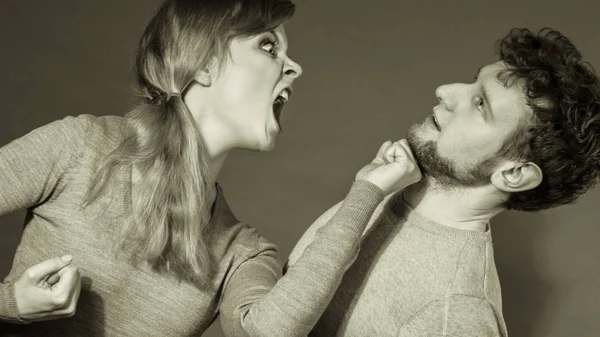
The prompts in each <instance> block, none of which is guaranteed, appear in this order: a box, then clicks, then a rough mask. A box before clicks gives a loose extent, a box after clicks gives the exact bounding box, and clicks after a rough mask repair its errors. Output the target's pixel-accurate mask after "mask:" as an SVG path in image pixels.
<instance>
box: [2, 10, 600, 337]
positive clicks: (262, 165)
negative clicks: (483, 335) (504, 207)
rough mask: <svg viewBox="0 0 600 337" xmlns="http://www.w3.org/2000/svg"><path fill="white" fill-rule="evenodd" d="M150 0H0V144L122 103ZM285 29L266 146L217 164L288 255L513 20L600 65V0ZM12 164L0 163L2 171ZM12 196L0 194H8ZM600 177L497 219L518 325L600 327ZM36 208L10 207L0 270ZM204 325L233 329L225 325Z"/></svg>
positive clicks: (509, 307)
mask: <svg viewBox="0 0 600 337" xmlns="http://www.w3.org/2000/svg"><path fill="white" fill-rule="evenodd" d="M157 5H158V1H156V0H153V1H150V0H146V1H141V0H127V1H122V0H119V1H116V0H102V1H91V0H78V1H75V0H71V1H66V0H54V1H19V0H3V1H1V2H0V102H1V106H2V110H1V118H0V144H1V145H4V144H6V143H8V142H9V141H11V140H13V139H15V138H18V137H20V136H22V135H24V134H25V133H27V132H29V131H30V130H32V129H34V128H36V127H39V126H41V125H43V124H46V123H49V122H51V121H53V120H56V119H59V118H63V117H65V116H67V115H78V114H82V113H89V114H95V115H105V114H113V115H123V114H124V113H126V111H127V109H128V107H129V104H130V103H129V102H130V97H131V96H130V86H129V83H130V82H131V80H132V78H133V76H132V65H133V52H134V48H135V45H136V44H137V40H138V37H139V36H140V34H141V32H142V30H143V28H144V26H145V24H146V23H147V21H148V20H149V18H150V17H151V15H152V13H153V11H154V10H155V9H156V8H157ZM297 5H298V7H297V13H296V16H295V17H294V19H293V20H292V21H291V22H289V23H288V24H287V25H286V27H287V33H288V37H289V41H290V50H289V53H290V55H291V56H292V57H293V58H295V60H296V61H298V62H299V63H301V64H302V65H303V67H304V70H305V72H304V75H303V76H302V77H301V78H300V79H299V80H298V81H296V85H295V89H296V92H295V95H294V97H293V99H292V100H291V103H290V104H289V105H288V106H287V107H286V110H285V112H284V117H283V123H284V127H283V128H284V131H283V133H282V134H281V135H280V137H279V138H278V141H277V145H276V148H275V149H274V150H273V151H272V152H269V153H257V152H250V151H238V152H235V153H234V154H233V155H231V156H230V158H229V160H228V162H227V164H226V167H225V169H224V171H223V173H222V175H221V177H220V182H221V184H222V185H223V187H224V190H225V194H226V197H227V199H228V201H229V203H230V205H231V207H232V209H233V210H234V212H235V213H236V214H237V216H238V217H239V218H241V219H243V220H244V221H246V222H247V223H249V224H251V225H253V226H255V227H256V228H258V229H259V230H260V232H261V233H262V234H263V235H264V236H266V237H267V238H269V239H270V240H272V241H274V242H276V243H277V244H278V245H279V247H280V253H281V260H282V262H283V261H284V260H285V259H286V257H287V256H288V254H289V252H290V251H291V249H292V248H293V246H294V244H295V242H296V241H297V240H298V239H299V238H300V236H301V235H302V233H303V232H304V230H305V229H306V228H308V226H309V225H310V224H311V223H312V221H313V220H314V219H316V218H317V217H318V216H319V215H320V214H321V213H322V212H323V211H325V210H326V209H327V208H329V207H330V206H332V205H333V204H335V203H336V202H337V201H339V200H340V199H342V198H343V197H344V195H345V193H346V192H347V190H348V188H349V187H350V184H351V182H352V180H353V178H354V175H355V174H356V172H357V171H358V170H359V169H360V168H361V167H362V166H363V165H364V164H366V163H367V162H368V161H369V160H370V159H371V157H372V156H373V155H374V153H375V152H376V150H377V148H378V147H379V145H380V144H381V143H382V142H383V141H385V140H388V139H392V140H397V139H400V138H403V137H404V135H405V132H406V130H407V128H408V126H410V125H411V124H412V123H415V122H418V121H420V120H422V119H423V118H424V117H426V116H427V115H429V114H430V113H431V109H432V107H433V106H434V105H435V104H436V99H435V96H434V90H435V88H436V87H437V86H438V85H440V84H445V83H450V82H460V81H463V82H464V81H467V82H468V81H471V80H472V78H473V75H474V74H475V72H476V70H477V68H478V67H479V66H482V65H485V64H487V63H491V62H494V61H495V60H496V56H495V54H494V42H495V41H496V40H497V39H498V38H500V37H502V36H503V35H504V34H506V33H507V32H508V31H509V29H510V28H512V27H528V28H531V29H533V30H538V29H540V28H542V27H544V26H551V27H553V28H556V29H558V30H560V31H561V32H563V33H564V34H565V35H567V36H568V37H570V38H571V39H572V41H573V42H574V43H575V44H576V46H578V47H579V48H580V50H581V51H582V52H583V54H584V56H585V58H586V59H587V60H588V61H590V63H591V64H592V65H595V66H597V67H600V46H599V44H598V42H599V38H598V32H600V23H599V22H598V13H599V12H600V2H598V1H589V0H571V1H557V0H535V1H524V0H504V1H486V0H454V1H423V0H420V1H416V0H413V1H400V0H385V1H384V0H380V1H369V2H367V1H357V0H343V1H342V0H318V1H317V0H313V1H309V0H304V1H302V0H300V1H297ZM0 174H1V172H0ZM0 193H1V191H0ZM599 201H600V189H596V190H593V191H591V192H590V193H589V194H587V195H586V196H585V197H584V198H582V199H581V201H580V202H579V203H578V204H576V205H571V206H564V207H561V208H558V209H555V210H551V211H546V212H541V213H537V214H525V213H513V212H507V213H504V214H502V215H500V216H498V217H497V218H495V219H494V221H493V222H492V226H493V232H494V241H495V245H494V247H495V254H496V262H497V266H498V271H499V274H500V280H501V284H502V294H503V300H504V315H505V318H506V322H507V325H508V329H509V332H510V335H511V336H514V337H518V336H535V337H541V336H544V337H563V336H569V337H575V336H593V335H596V334H597V332H598V331H599V330H600V320H598V318H597V317H598V316H599V315H600V306H599V305H598V304H599V303H600V295H599V291H598V285H599V284H600V266H599V265H598V262H597V260H596V258H597V257H598V255H600V245H599V244H598V238H599V237H600V226H598V218H599V216H600V208H599V207H598V203H599ZM22 223H23V213H16V214H11V215H7V216H4V217H2V218H0V225H1V229H0V231H1V232H0V233H1V234H0V276H4V275H6V274H7V273H8V271H9V269H10V267H11V263H12V259H13V255H14V251H15V249H16V247H17V245H18V243H19V238H20V233H21V229H22ZM205 336H209V337H217V336H222V334H221V332H220V327H219V326H218V324H215V325H213V327H212V328H211V329H210V330H209V332H208V333H206V335H205Z"/></svg>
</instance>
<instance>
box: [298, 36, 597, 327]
mask: <svg viewBox="0 0 600 337" xmlns="http://www.w3.org/2000/svg"><path fill="white" fill-rule="evenodd" d="M498 47H499V48H498V50H499V59H500V60H499V61H498V62H496V63H493V64H490V65H487V66H485V67H482V68H480V69H479V71H478V72H477V76H476V79H475V81H474V82H473V83H468V84H450V85H443V86H441V87H439V88H437V90H436V96H437V97H438V100H439V104H438V105H437V106H436V107H435V108H434V109H433V114H432V115H430V116H428V117H427V118H426V119H425V120H424V121H423V122H422V123H420V124H417V125H414V126H412V127H411V128H410V130H409V131H408V136H407V140H408V142H409V144H410V147H411V148H412V150H413V152H414V155H415V158H416V160H417V161H418V163H419V166H420V168H421V172H422V174H423V178H422V180H421V181H420V182H418V183H417V184H415V185H411V186H409V187H408V188H406V189H405V190H404V191H401V192H398V193H396V194H395V195H393V196H391V197H389V198H387V199H386V200H384V201H383V202H382V203H381V204H380V205H379V208H378V210H377V211H376V213H375V214H374V215H373V217H372V219H371V222H370V224H369V227H368V228H367V230H366V231H365V233H364V236H363V242H362V246H361V251H360V254H359V256H358V257H357V259H356V262H355V263H354V265H352V267H351V268H350V269H349V270H348V272H347V273H346V274H345V276H344V278H343V280H342V282H341V284H340V287H339V289H338V291H337V293H336V294H335V295H334V297H333V299H332V301H331V303H330V305H329V307H328V309H327V310H326V311H325V313H324V314H323V316H322V317H321V319H320V321H319V322H318V323H317V324H316V326H315V328H314V329H313V332H312V334H311V335H312V336H329V337H330V336H352V337H354V336H357V337H358V336H394V337H396V336H402V337H408V336H411V337H415V336H461V337H466V336H477V337H483V336H506V335H507V330H506V325H505V323H504V319H503V316H502V303H501V293H500V282H499V280H498V274H497V271H496V267H495V264H494V256H493V249H492V237H491V231H490V227H489V221H490V219H491V218H492V217H493V216H495V215H497V214H498V213H500V212H502V211H504V210H510V209H512V210H522V211H538V210H542V209H547V208H551V207H555V206H559V205H562V204H566V203H572V202H574V201H576V200H577V198H578V197H579V196H581V195H582V194H583V193H585V192H586V191H587V190H588V189H589V188H591V187H592V186H593V185H594V183H595V182H596V181H597V179H598V176H599V171H600V85H599V80H598V77H597V76H596V75H595V73H594V72H593V70H592V69H591V67H589V66H588V65H587V64H586V63H585V62H583V61H582V60H581V55H580V53H579V52H578V51H577V49H576V48H575V47H574V46H573V44H571V42H570V41H569V40H568V39H567V38H566V37H564V36H563V35H561V34H560V33H559V32H557V31H553V30H551V29H543V30H541V31H540V32H539V33H538V34H534V33H532V32H530V31H529V30H527V29H513V30H512V31H511V32H510V33H509V34H508V35H507V36H506V37H504V38H503V39H501V40H500V41H499V43H498ZM338 206H339V205H336V206H334V207H333V208H332V209H330V210H329V211H327V212H326V213H325V214H323V215H322V216H321V217H320V218H319V219H318V220H317V221H316V223H315V224H313V226H312V227H311V228H310V229H309V230H308V231H307V233H306V234H305V235H304V236H303V238H302V239H301V240H300V242H299V243H298V245H297V246H296V248H295V249H294V250H293V252H292V254H291V255H290V258H289V261H288V264H289V265H292V264H294V263H295V261H296V259H297V258H298V256H299V255H301V254H302V252H303V251H304V249H305V247H306V246H307V245H309V244H310V242H311V240H312V237H313V236H314V233H315V231H316V230H317V229H318V228H319V227H320V226H322V225H323V224H325V223H326V222H327V220H328V219H329V218H331V216H332V215H333V214H334V213H335V212H336V210H337V207H338Z"/></svg>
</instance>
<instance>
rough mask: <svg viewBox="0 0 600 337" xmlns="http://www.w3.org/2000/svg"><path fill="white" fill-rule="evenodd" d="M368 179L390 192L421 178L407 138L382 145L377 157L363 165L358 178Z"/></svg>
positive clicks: (384, 191) (385, 192)
mask: <svg viewBox="0 0 600 337" xmlns="http://www.w3.org/2000/svg"><path fill="white" fill-rule="evenodd" d="M361 179H362V180H367V181H369V182H371V183H373V184H375V185H377V186H378V187H379V188H381V190H382V191H383V193H384V194H386V195H387V194H390V193H393V192H396V191H398V190H401V189H403V188H405V187H406V186H408V185H411V184H414V183H416V182H418V181H419V180H421V171H420V170H419V166H418V165H417V162H416V160H415V157H414V156H413V153H412V151H411V150H410V147H409V146H408V143H407V142H406V140H405V139H402V140H400V141H398V142H394V143H392V142H391V141H387V142H385V143H383V144H382V145H381V147H380V148H379V151H378V152H377V155H376V156H375V159H373V161H372V162H371V163H370V164H367V165H366V166H365V167H363V168H362V169H361V170H360V171H359V172H358V173H357V174H356V180H361Z"/></svg>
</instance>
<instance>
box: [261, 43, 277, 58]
mask: <svg viewBox="0 0 600 337" xmlns="http://www.w3.org/2000/svg"><path fill="white" fill-rule="evenodd" d="M275 46H277V43H276V42H275V41H273V40H269V39H267V40H263V41H262V42H261V43H260V47H261V48H262V49H263V50H265V51H266V52H267V53H269V54H275Z"/></svg>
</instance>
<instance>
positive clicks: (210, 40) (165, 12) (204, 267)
mask: <svg viewBox="0 0 600 337" xmlns="http://www.w3.org/2000/svg"><path fill="white" fill-rule="evenodd" d="M293 13H294V4H293V3H292V2H291V1H288V0H256V1H252V0H245V1H244V0H172V1H166V2H165V3H164V4H163V5H162V6H161V7H160V9H159V10H158V12H157V13H156V14H155V16H154V17H153V18H152V20H151V21H150V23H149V24H148V26H147V28H146V30H145V32H144V34H143V35H142V38H141V40H140V43H139V46H138V50H137V57H136V70H137V88H136V91H137V92H138V93H139V96H140V97H139V102H138V103H137V104H136V106H135V107H134V108H133V109H132V110H131V111H130V112H129V113H127V115H126V119H127V121H128V126H129V129H130V130H131V133H130V134H129V135H128V136H127V137H126V138H125V139H124V140H123V141H122V142H121V144H120V145H119V146H118V148H117V149H116V150H114V151H113V152H112V153H111V154H110V155H109V156H108V157H107V158H106V160H105V161H104V163H103V164H102V165H101V166H100V167H99V169H98V171H97V174H96V176H95V178H94V181H93V185H92V186H93V188H92V189H91V190H90V191H89V194H88V198H87V201H86V204H89V203H91V202H93V201H94V200H96V199H97V198H98V196H99V195H100V194H102V193H104V192H105V191H106V189H107V187H108V184H109V180H110V179H111V177H112V176H113V175H114V173H115V172H116V170H118V169H119V168H126V169H132V168H134V167H135V168H136V169H137V170H138V171H139V172H140V173H141V177H142V179H141V182H140V185H139V188H138V190H136V194H135V195H134V196H133V197H134V200H132V204H133V207H132V209H133V211H134V221H132V222H130V223H125V224H124V226H125V227H124V229H123V233H124V234H123V237H122V242H121V243H120V246H121V248H125V247H124V246H125V243H127V251H130V252H132V254H131V259H132V262H133V263H134V264H138V263H140V262H147V263H149V265H151V266H152V268H153V269H155V270H157V271H161V272H168V273H172V274H174V275H175V276H176V277H177V278H179V279H180V280H186V281H191V282H194V283H196V284H198V285H199V286H208V284H209V282H210V280H211V277H212V274H213V271H214V262H216V261H212V260H211V254H210V252H209V249H208V244H207V240H208V239H209V235H208V223H209V220H210V209H209V208H207V206H206V205H207V201H208V200H207V197H208V195H207V193H208V191H209V187H211V186H208V184H209V182H208V178H209V172H208V165H207V162H206V153H205V148H204V144H203V143H202V139H201V136H200V133H199V131H198V128H197V127H196V122H195V120H194V119H193V117H192V115H191V114H190V112H189V111H188V109H187V106H186V105H185V103H184V101H183V99H182V97H181V96H182V95H184V94H185V91H186V89H187V88H188V87H189V85H190V84H191V83H192V82H193V81H194V79H195V78H196V77H197V75H198V72H200V71H202V70H204V69H206V67H207V66H208V65H209V62H210V61H211V60H212V59H213V58H214V57H217V59H219V60H221V61H222V60H223V57H225V56H227V55H226V52H227V48H226V47H227V45H228V43H229V41H230V39H231V38H233V37H236V36H240V35H247V36H251V35H256V34H259V33H261V32H265V31H269V30H272V29H275V28H276V27H277V26H279V25H280V24H282V23H283V22H285V21H286V20H288V19H289V18H290V17H291V16H292V15H293Z"/></svg>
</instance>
